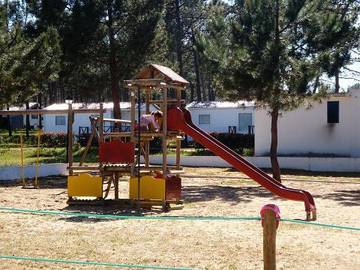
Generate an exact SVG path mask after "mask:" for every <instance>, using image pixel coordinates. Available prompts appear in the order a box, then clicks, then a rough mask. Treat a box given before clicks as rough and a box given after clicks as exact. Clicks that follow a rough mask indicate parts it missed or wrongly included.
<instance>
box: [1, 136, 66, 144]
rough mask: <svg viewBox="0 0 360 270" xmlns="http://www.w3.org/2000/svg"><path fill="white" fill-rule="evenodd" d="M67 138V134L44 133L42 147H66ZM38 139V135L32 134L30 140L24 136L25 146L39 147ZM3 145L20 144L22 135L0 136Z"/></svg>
mask: <svg viewBox="0 0 360 270" xmlns="http://www.w3.org/2000/svg"><path fill="white" fill-rule="evenodd" d="M66 139H67V136H66V134H65V133H43V135H42V136H41V145H42V146H46V147H65V146H66ZM37 140H38V137H37V135H36V134H30V135H29V137H28V138H26V136H25V135H23V143H24V144H25V145H33V146H34V145H37ZM0 143H1V144H17V145H19V144H20V135H18V134H15V135H13V136H8V135H6V136H0Z"/></svg>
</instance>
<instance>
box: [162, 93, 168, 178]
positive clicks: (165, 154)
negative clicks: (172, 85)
mask: <svg viewBox="0 0 360 270" xmlns="http://www.w3.org/2000/svg"><path fill="white" fill-rule="evenodd" d="M167 92H168V89H167V86H164V88H163V102H164V103H163V104H162V105H163V106H162V112H163V124H162V125H163V126H162V133H163V136H162V151H163V175H166V170H167V138H166V136H167Z"/></svg>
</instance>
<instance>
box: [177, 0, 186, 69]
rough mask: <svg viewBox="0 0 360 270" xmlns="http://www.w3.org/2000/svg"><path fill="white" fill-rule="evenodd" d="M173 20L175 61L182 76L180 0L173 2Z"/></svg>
mask: <svg viewBox="0 0 360 270" xmlns="http://www.w3.org/2000/svg"><path fill="white" fill-rule="evenodd" d="M175 19H176V56H177V61H178V63H179V73H180V75H181V76H184V68H183V53H182V25H181V17H180V0H175Z"/></svg>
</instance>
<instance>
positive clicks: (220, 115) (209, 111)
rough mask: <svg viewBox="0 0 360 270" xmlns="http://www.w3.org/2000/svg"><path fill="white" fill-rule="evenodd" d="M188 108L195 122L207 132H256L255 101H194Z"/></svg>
mask: <svg viewBox="0 0 360 270" xmlns="http://www.w3.org/2000/svg"><path fill="white" fill-rule="evenodd" d="M186 108H187V109H188V110H189V111H190V113H191V116H192V121H193V123H194V124H195V125H197V126H199V127H200V128H201V129H203V130H205V131H207V132H226V133H227V132H231V133H242V134H248V133H254V125H255V124H254V122H255V121H254V110H255V103H254V102H249V101H238V102H220V101H209V102H192V103H190V104H188V105H187V106H186Z"/></svg>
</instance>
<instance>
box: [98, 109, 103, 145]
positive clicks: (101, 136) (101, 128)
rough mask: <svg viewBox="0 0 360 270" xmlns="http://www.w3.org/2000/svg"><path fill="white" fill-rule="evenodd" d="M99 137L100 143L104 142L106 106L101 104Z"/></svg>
mask: <svg viewBox="0 0 360 270" xmlns="http://www.w3.org/2000/svg"><path fill="white" fill-rule="evenodd" d="M98 125H99V137H100V143H103V142H104V104H103V103H100V117H99V122H98Z"/></svg>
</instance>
